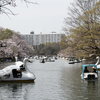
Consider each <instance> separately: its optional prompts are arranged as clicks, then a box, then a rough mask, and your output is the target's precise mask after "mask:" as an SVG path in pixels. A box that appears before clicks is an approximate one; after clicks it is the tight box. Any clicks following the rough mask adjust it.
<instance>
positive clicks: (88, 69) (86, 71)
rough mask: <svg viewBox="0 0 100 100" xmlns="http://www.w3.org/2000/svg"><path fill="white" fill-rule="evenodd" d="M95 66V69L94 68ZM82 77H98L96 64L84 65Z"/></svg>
mask: <svg viewBox="0 0 100 100" xmlns="http://www.w3.org/2000/svg"><path fill="white" fill-rule="evenodd" d="M93 67H95V69H93ZM81 79H98V69H97V65H95V64H87V65H82V73H81Z"/></svg>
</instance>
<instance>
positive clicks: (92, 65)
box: [82, 64, 98, 77]
mask: <svg viewBox="0 0 100 100" xmlns="http://www.w3.org/2000/svg"><path fill="white" fill-rule="evenodd" d="M89 66H90V67H95V68H96V71H97V75H98V69H97V65H95V64H86V65H82V68H83V69H82V75H83V77H84V69H85V67H89Z"/></svg>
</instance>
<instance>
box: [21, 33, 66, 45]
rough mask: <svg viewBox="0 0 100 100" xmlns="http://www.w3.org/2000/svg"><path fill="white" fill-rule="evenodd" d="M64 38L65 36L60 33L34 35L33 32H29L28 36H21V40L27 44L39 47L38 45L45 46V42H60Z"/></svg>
mask: <svg viewBox="0 0 100 100" xmlns="http://www.w3.org/2000/svg"><path fill="white" fill-rule="evenodd" d="M64 36H65V34H61V33H55V32H54V33H53V32H52V33H50V34H42V33H40V34H34V32H30V34H24V35H23V34H21V38H22V39H25V40H26V41H27V42H29V43H30V44H31V45H37V46H38V45H40V44H46V43H47V42H51V43H53V42H56V43H59V42H61V39H62V38H63V37H64Z"/></svg>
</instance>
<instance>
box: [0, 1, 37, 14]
mask: <svg viewBox="0 0 100 100" xmlns="http://www.w3.org/2000/svg"><path fill="white" fill-rule="evenodd" d="M16 1H17V0H0V14H2V13H4V14H6V15H8V14H12V15H15V14H14V13H13V12H12V11H11V9H9V6H12V7H16V6H17V4H16ZM20 1H24V2H25V3H26V5H27V4H29V3H31V4H38V3H37V2H30V1H28V0H20Z"/></svg>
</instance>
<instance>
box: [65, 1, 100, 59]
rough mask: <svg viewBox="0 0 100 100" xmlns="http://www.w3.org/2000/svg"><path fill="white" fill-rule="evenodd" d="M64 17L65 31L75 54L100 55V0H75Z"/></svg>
mask: <svg viewBox="0 0 100 100" xmlns="http://www.w3.org/2000/svg"><path fill="white" fill-rule="evenodd" d="M72 5H73V8H70V13H69V15H70V17H69V18H68V19H67V18H66V19H65V22H66V24H67V25H68V26H69V27H68V28H69V29H67V27H65V30H67V33H68V34H70V39H71V42H70V43H69V46H70V47H72V48H73V49H74V50H75V52H76V53H77V56H86V57H88V56H90V55H95V56H97V55H100V46H99V42H98V41H99V39H100V32H99V30H100V11H99V9H100V0H87V1H86V0H76V2H75V3H73V4H72Z"/></svg>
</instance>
